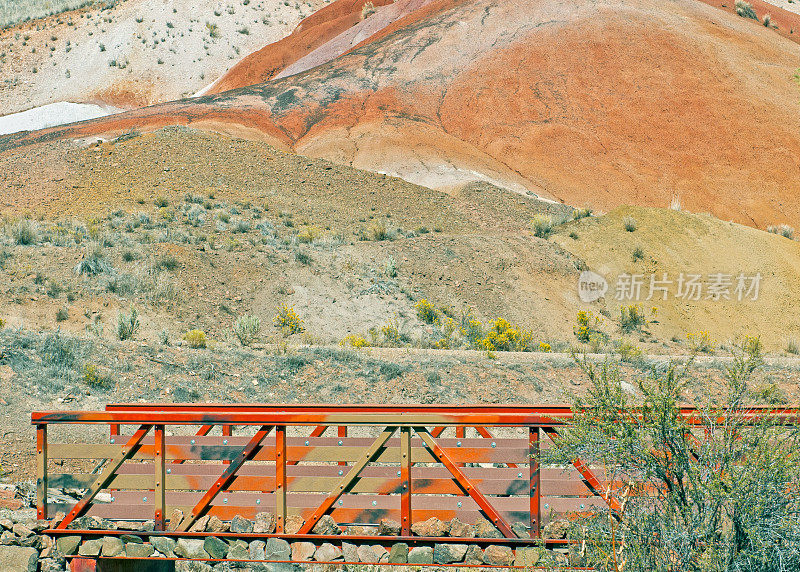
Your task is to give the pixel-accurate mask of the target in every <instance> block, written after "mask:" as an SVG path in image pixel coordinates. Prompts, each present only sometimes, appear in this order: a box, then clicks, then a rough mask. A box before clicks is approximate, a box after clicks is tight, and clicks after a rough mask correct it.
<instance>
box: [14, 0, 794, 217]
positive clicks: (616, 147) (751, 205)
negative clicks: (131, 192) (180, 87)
mask: <svg viewBox="0 0 800 572" xmlns="http://www.w3.org/2000/svg"><path fill="white" fill-rule="evenodd" d="M388 8H389V7H388V6H387V7H383V8H380V9H379V11H378V12H376V14H375V15H373V16H371V17H377V16H378V15H379V14H380V10H386V9H388ZM368 21H369V19H367V20H366V21H365V22H362V24H366V22H368ZM799 60H800V46H798V45H797V44H795V43H793V42H791V41H789V40H786V39H784V38H782V37H781V36H780V35H778V34H776V33H775V31H774V30H771V29H767V28H765V27H764V26H763V25H761V24H759V23H757V22H755V21H753V20H746V19H744V18H740V17H738V16H734V15H731V14H727V13H724V12H721V11H719V10H716V9H714V8H712V7H710V6H707V5H705V4H702V3H699V2H693V1H692V2H690V1H688V0H685V1H681V2H674V3H668V4H664V3H661V2H654V1H653V0H631V1H626V2H617V1H612V0H604V1H602V2H598V3H588V2H584V1H583V0H570V1H568V2H563V3H558V4H554V3H550V2H544V1H542V0H525V1H523V2H514V3H509V2H497V1H495V0H463V1H459V2H453V1H444V0H440V1H439V2H436V3H433V4H430V5H428V6H426V7H424V8H422V9H420V10H417V11H415V12H413V13H411V14H410V15H408V16H406V17H404V18H400V19H399V20H397V21H396V22H394V23H393V24H391V25H389V26H388V27H387V28H385V29H383V30H382V31H381V32H379V33H377V34H376V35H374V36H372V37H371V38H369V40H368V41H365V43H363V44H362V45H361V46H360V47H357V48H355V49H353V50H351V51H349V52H348V53H346V54H345V55H342V56H340V57H338V58H336V59H334V60H333V61H331V62H329V63H327V64H323V65H320V66H318V67H315V68H313V69H311V70H309V71H306V72H303V73H300V74H297V75H294V76H291V77H287V78H282V79H275V80H271V81H269V82H267V83H263V84H259V85H257V86H251V87H245V88H241V89H239V90H235V91H231V92H225V93H222V94H217V95H214V96H209V97H204V98H199V99H198V100H193V101H186V102H178V103H174V104H170V105H165V106H162V107H156V108H151V109H146V110H140V111H137V112H134V113H132V114H130V115H127V116H122V117H117V118H109V119H106V120H100V121H96V122H91V123H87V124H79V125H78V126H76V127H73V128H70V129H66V130H61V131H57V132H49V133H48V132H43V133H38V134H33V135H30V136H28V137H18V138H13V139H9V140H6V141H0V146H2V147H6V148H7V147H10V146H14V145H18V144H21V143H24V142H25V141H27V140H35V139H36V138H41V137H52V136H54V135H55V133H59V135H58V136H67V137H79V136H86V135H89V134H102V133H107V132H117V133H119V132H124V131H125V130H128V129H132V128H136V129H146V128H148V126H150V127H159V126H163V125H167V124H175V123H180V124H195V125H197V126H202V125H203V124H205V125H206V127H208V128H214V129H221V130H225V129H228V130H233V129H236V130H239V131H241V132H242V133H243V132H244V131H243V130H244V129H246V130H250V131H251V133H261V134H264V136H265V137H268V138H269V140H270V141H272V142H273V143H277V142H281V143H282V144H284V145H286V146H288V147H291V148H293V149H295V150H297V151H298V152H300V153H303V154H305V155H308V156H312V157H325V158H329V159H332V160H334V161H336V162H339V163H344V164H349V165H352V166H355V167H358V168H363V169H369V170H374V171H380V172H387V173H391V174H394V175H398V176H400V177H402V178H404V179H406V180H409V181H412V182H415V183H418V184H423V185H426V186H430V187H435V188H441V189H451V188H453V187H455V186H457V185H459V184H463V183H464V182H466V181H470V180H475V179H483V180H487V181H490V182H493V183H495V184H497V185H500V186H503V187H506V188H509V189H512V190H516V191H520V192H524V191H526V190H530V191H533V192H535V193H537V194H539V195H540V196H543V197H547V198H552V199H556V200H558V201H563V202H566V203H568V204H573V205H584V204H589V205H591V206H594V207H595V208H599V209H608V208H612V207H614V206H617V205H620V204H640V205H654V206H666V205H667V204H668V203H669V201H670V198H671V197H672V196H673V195H675V194H678V195H680V197H681V201H682V203H683V205H684V206H685V207H686V208H688V209H689V210H692V211H708V212H711V213H713V214H714V215H716V216H718V217H719V218H722V219H732V220H736V221H738V222H743V223H746V224H750V225H755V226H762V227H763V226H765V225H767V224H776V223H781V222H788V223H790V224H794V225H795V226H797V225H798V224H800V206H798V203H797V201H795V200H793V197H794V196H795V195H796V193H797V192H798V184H799V183H798V181H800V177H798V171H799V169H800V135H798V133H800V114H798V113H797V111H798V105H799V104H800V92H799V91H798V87H797V85H796V83H795V81H794V80H793V74H794V73H795V68H796V66H797V62H798V61H799Z"/></svg>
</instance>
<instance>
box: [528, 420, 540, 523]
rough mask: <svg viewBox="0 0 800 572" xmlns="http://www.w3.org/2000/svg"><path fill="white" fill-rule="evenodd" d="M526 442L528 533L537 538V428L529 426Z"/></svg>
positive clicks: (538, 517) (538, 479)
mask: <svg viewBox="0 0 800 572" xmlns="http://www.w3.org/2000/svg"><path fill="white" fill-rule="evenodd" d="M528 442H529V443H530V445H529V450H530V462H529V463H528V468H529V474H530V491H531V492H530V499H531V502H530V505H531V509H530V515H531V517H530V523H529V524H530V534H531V538H539V536H540V535H541V526H542V515H541V510H542V509H541V504H542V475H541V472H540V469H539V428H538V427H531V428H530V429H529V430H528Z"/></svg>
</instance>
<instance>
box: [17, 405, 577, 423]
mask: <svg viewBox="0 0 800 572" xmlns="http://www.w3.org/2000/svg"><path fill="white" fill-rule="evenodd" d="M564 415H565V417H563V418H558V417H556V416H554V414H549V413H540V412H537V411H536V410H529V411H527V412H516V411H506V412H503V411H487V412H482V411H471V410H469V409H464V410H461V411H443V412H436V411H434V412H428V413H404V414H402V415H398V413H397V412H392V411H383V412H374V413H372V412H368V413H347V412H344V413H342V412H341V411H340V410H339V409H338V408H337V409H335V410H334V411H330V412H327V413H323V412H303V411H298V412H292V411H269V412H258V411H256V412H238V411H233V412H228V413H223V412H218V411H202V410H197V411H164V412H161V411H158V412H155V411H153V412H150V411H48V412H34V413H32V414H31V422H32V423H33V424H34V425H38V424H42V423H46V424H56V423H74V424H95V423H100V424H108V423H122V424H130V425H136V424H150V425H152V424H167V425H205V424H212V425H223V424H226V423H227V424H231V425H315V426H316V425H326V426H331V425H362V426H364V425H365V426H369V425H372V426H383V427H388V426H390V425H391V426H402V427H423V426H448V425H449V426H453V425H470V426H476V425H482V426H487V425H500V426H507V427H523V426H529V425H541V426H551V425H561V424H563V423H564V422H565V421H567V422H568V421H569V419H571V417H572V414H571V413H569V414H564Z"/></svg>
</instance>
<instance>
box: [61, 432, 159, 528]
mask: <svg viewBox="0 0 800 572" xmlns="http://www.w3.org/2000/svg"><path fill="white" fill-rule="evenodd" d="M152 427H153V426H152V425H142V426H141V427H139V429H138V430H137V431H136V433H134V434H133V435H132V436H131V438H130V439H128V442H127V443H125V445H123V447H122V449H121V450H120V452H119V454H117V456H116V457H114V458H113V459H111V462H110V463H108V465H106V468H105V469H104V470H103V472H102V473H100V476H99V477H97V480H96V481H95V482H94V483H93V484H92V486H91V487H89V490H88V491H86V494H85V495H83V498H82V499H81V500H79V501H78V502H77V504H76V505H75V506H74V507H72V510H71V511H69V514H68V515H67V516H66V517H64V520H62V521H61V522H60V523H59V524H58V526H56V527H55V529H56V530H63V529H65V528H67V526H69V524H70V523H71V522H72V521H73V520H75V519H76V518H77V517H79V516H81V515H82V514H83V512H84V511H85V510H86V508H87V507H88V506H89V503H91V502H92V500H93V499H94V497H95V496H97V493H99V492H100V491H101V490H103V489H104V488H106V487H107V486H108V484H109V483H110V482H111V480H112V479H113V478H114V477H115V476H116V473H117V469H119V468H120V467H121V466H122V464H123V463H124V462H125V461H127V460H128V459H130V458H132V457H133V456H134V455H136V452H137V451H138V450H139V447H140V446H141V444H142V439H144V436H145V435H147V433H148V432H149V431H150V429H151V428H152Z"/></svg>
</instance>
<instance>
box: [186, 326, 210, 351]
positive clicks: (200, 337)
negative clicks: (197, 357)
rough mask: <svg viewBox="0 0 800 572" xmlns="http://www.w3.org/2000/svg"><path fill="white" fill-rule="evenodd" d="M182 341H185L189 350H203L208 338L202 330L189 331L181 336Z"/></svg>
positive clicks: (206, 345)
mask: <svg viewBox="0 0 800 572" xmlns="http://www.w3.org/2000/svg"><path fill="white" fill-rule="evenodd" d="M183 341H185V342H186V343H187V344H188V345H189V347H190V348H193V349H203V348H206V347H208V336H206V333H205V332H204V331H203V330H189V331H188V332H186V333H185V334H183Z"/></svg>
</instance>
